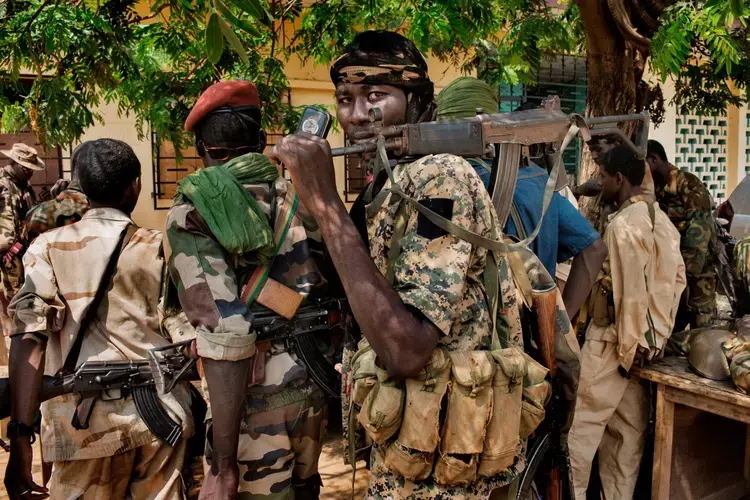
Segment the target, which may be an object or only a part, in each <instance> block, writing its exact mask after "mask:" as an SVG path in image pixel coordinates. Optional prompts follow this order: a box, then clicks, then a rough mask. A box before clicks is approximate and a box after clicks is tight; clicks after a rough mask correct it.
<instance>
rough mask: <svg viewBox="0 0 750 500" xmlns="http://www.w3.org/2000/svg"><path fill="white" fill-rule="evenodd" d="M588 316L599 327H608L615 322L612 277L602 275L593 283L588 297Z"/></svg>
mask: <svg viewBox="0 0 750 500" xmlns="http://www.w3.org/2000/svg"><path fill="white" fill-rule="evenodd" d="M588 312H589V317H590V318H591V321H592V322H593V323H594V324H595V325H596V326H600V327H604V328H606V327H608V326H609V325H611V324H613V323H614V322H615V303H614V297H613V295H612V278H610V277H609V276H607V277H604V278H602V279H600V280H598V281H597V282H596V283H594V286H593V287H592V288H591V296H590V299H589V311H588Z"/></svg>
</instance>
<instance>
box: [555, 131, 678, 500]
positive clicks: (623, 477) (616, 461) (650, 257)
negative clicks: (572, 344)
mask: <svg viewBox="0 0 750 500" xmlns="http://www.w3.org/2000/svg"><path fill="white" fill-rule="evenodd" d="M645 168H646V167H645V164H644V162H643V160H638V159H637V158H636V156H635V154H634V153H633V152H632V151H631V150H629V149H628V148H627V147H625V146H617V147H615V148H614V149H612V150H610V151H609V152H607V154H605V156H604V158H603V161H602V164H601V166H600V167H599V175H600V177H601V189H602V199H603V201H604V202H607V203H613V202H614V203H616V204H617V211H616V212H615V213H614V215H613V217H612V218H611V220H610V222H609V224H608V227H607V230H606V232H605V233H604V242H605V243H606V244H607V247H608V248H609V257H608V258H607V260H606V261H605V263H604V267H603V270H602V272H601V273H600V275H599V279H598V281H597V284H596V285H595V288H594V291H593V292H592V294H591V299H590V300H591V302H590V308H589V311H590V313H589V317H590V318H591V323H590V324H589V325H588V329H587V331H586V343H585V344H584V345H583V351H582V355H583V357H582V361H581V377H580V382H579V386H578V400H577V403H576V407H575V416H574V418H573V425H572V428H571V430H570V434H569V436H568V445H569V447H570V462H571V469H572V473H573V485H574V488H575V494H576V498H578V499H585V498H586V490H587V488H588V483H589V475H590V474H591V464H592V461H593V459H594V455H595V454H596V452H597V450H598V451H599V474H600V476H601V483H602V498H603V499H606V500H614V499H625V498H633V491H634V489H635V483H636V479H637V477H638V469H639V467H640V462H641V456H642V454H643V446H644V442H645V435H646V429H647V425H648V416H649V411H648V408H649V402H648V396H647V394H646V391H645V389H644V387H643V386H642V385H641V384H640V380H639V379H638V378H637V377H635V376H631V375H630V374H629V372H630V368H631V367H632V366H633V364H634V363H636V364H638V363H642V362H645V361H648V360H651V359H653V358H655V357H659V356H661V355H662V350H663V348H664V344H665V343H666V341H667V339H668V338H669V336H670V335H671V333H672V327H673V325H674V318H675V315H676V313H677V304H678V302H679V299H680V294H681V293H682V290H683V289H684V287H685V267H684V264H683V261H682V258H681V257H680V254H679V251H678V248H679V234H678V233H677V231H676V230H675V228H674V226H672V224H671V223H670V222H669V219H668V218H667V216H666V215H665V214H664V212H662V211H661V210H660V209H659V207H658V206H657V205H656V203H654V202H650V203H649V202H648V201H646V198H645V197H644V195H643V194H641V193H642V191H641V187H640V186H641V183H642V181H643V178H644V173H645Z"/></svg>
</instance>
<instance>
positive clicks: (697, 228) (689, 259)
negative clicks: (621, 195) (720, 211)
mask: <svg viewBox="0 0 750 500" xmlns="http://www.w3.org/2000/svg"><path fill="white" fill-rule="evenodd" d="M656 199H657V201H658V202H659V206H660V207H661V209H662V210H663V211H664V213H666V214H667V216H668V217H669V219H670V220H671V221H672V224H674V225H675V227H676V228H677V230H678V231H679V232H680V251H681V252H682V258H683V260H684V261H685V271H686V273H687V277H688V280H690V279H695V278H698V277H702V276H704V275H711V276H713V275H714V274H715V271H714V269H713V262H714V256H713V255H712V253H711V248H710V247H711V243H712V242H715V241H716V229H715V227H714V222H713V220H712V214H711V197H710V196H709V194H708V190H707V189H706V186H705V185H704V184H703V183H702V182H701V181H700V180H699V179H698V178H697V177H696V176H694V175H693V174H691V173H690V172H685V171H683V170H680V169H678V168H677V167H675V166H673V165H671V166H670V168H669V176H668V178H667V182H666V184H665V185H664V186H663V187H660V188H659V189H658V190H657V191H656Z"/></svg>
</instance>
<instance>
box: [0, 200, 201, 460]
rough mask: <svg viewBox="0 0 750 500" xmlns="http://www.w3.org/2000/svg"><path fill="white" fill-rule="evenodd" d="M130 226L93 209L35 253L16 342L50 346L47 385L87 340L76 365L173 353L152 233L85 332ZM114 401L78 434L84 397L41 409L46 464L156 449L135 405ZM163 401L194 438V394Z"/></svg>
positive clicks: (142, 239) (130, 251) (135, 244)
mask: <svg viewBox="0 0 750 500" xmlns="http://www.w3.org/2000/svg"><path fill="white" fill-rule="evenodd" d="M128 224H132V221H131V220H130V218H129V217H128V216H127V215H125V214H124V213H122V212H120V211H119V210H115V209H113V208H97V209H92V210H89V211H88V212H87V213H86V215H85V216H84V217H83V219H81V221H80V222H78V223H76V224H72V225H70V226H65V227H62V228H58V229H55V230H53V231H48V232H46V233H44V234H42V235H40V236H39V237H38V238H37V239H36V240H34V242H33V243H32V244H31V246H30V247H29V249H28V250H27V251H26V254H25V255H24V258H23V264H24V270H25V280H24V284H23V287H22V288H21V290H20V291H19V292H18V294H17V295H16V296H15V297H14V298H13V301H12V302H11V304H10V308H9V310H10V312H11V315H12V320H13V321H12V325H11V335H21V334H24V333H36V334H38V335H42V336H44V337H45V338H47V348H46V353H45V364H44V373H45V375H54V374H55V373H57V372H58V370H60V368H62V367H63V365H64V363H65V359H66V357H67V356H68V353H69V352H70V351H71V349H72V347H73V344H74V342H75V339H76V337H77V335H79V334H80V335H84V337H83V342H82V344H81V350H80V354H79V356H78V360H77V362H76V363H75V364H76V365H79V364H80V363H82V362H84V361H124V360H129V359H133V360H135V359H148V357H149V356H148V350H149V349H151V348H153V347H157V346H163V345H167V344H170V343H171V333H170V332H163V331H162V325H161V323H162V313H161V311H162V309H161V307H160V302H161V297H162V285H163V276H164V271H165V269H164V257H163V253H162V234H161V233H160V232H158V231H152V230H150V229H144V228H139V229H138V230H137V231H136V232H135V234H134V235H133V237H132V238H131V239H130V241H129V242H128V244H127V245H126V246H125V247H124V248H123V249H122V252H121V254H120V257H119V259H118V261H117V267H116V272H115V274H114V276H113V278H112V284H111V285H110V286H109V287H108V289H107V293H106V296H105V298H104V300H102V302H101V304H100V305H99V310H98V311H97V314H96V316H95V319H94V320H93V321H92V322H91V324H90V326H89V328H88V329H87V330H86V331H84V332H79V331H78V329H79V327H80V324H81V321H82V319H83V317H84V315H85V314H86V311H87V310H88V308H89V306H90V305H91V302H92V300H93V298H94V296H95V295H96V291H97V289H98V288H99V284H100V282H101V280H102V276H103V274H104V272H105V269H106V267H107V264H108V262H109V258H110V256H111V255H112V252H113V251H114V249H115V247H116V246H117V244H118V241H119V239H120V235H121V234H122V231H123V230H125V228H126V227H127V226H128ZM82 263H85V268H83V267H82ZM110 396H116V395H110ZM106 399H107V400H105V399H99V400H97V402H96V404H95V405H94V409H93V412H92V415H91V419H90V421H89V427H88V429H85V430H76V429H74V428H73V426H72V425H71V419H72V417H73V414H74V412H75V408H76V405H77V404H78V401H79V400H80V396H78V395H77V394H67V395H65V396H62V397H58V398H55V399H51V400H49V401H46V402H44V403H42V430H41V442H42V445H43V450H44V459H45V460H47V461H50V462H57V461H67V460H87V459H95V458H103V457H109V456H112V455H114V454H116V453H121V452H124V451H128V450H132V449H135V448H137V447H139V446H142V445H144V444H147V443H151V442H153V441H155V440H156V439H157V438H156V437H155V436H154V435H153V434H152V433H151V432H150V431H149V430H148V428H147V427H146V424H145V423H144V422H143V420H142V419H141V418H140V417H139V415H138V413H137V411H136V409H135V403H134V402H133V399H132V398H131V397H126V398H119V399H109V398H106ZM161 399H162V402H163V403H164V404H165V406H166V407H167V408H168V409H169V410H170V413H171V414H172V417H173V418H175V419H176V420H177V421H178V422H182V424H183V429H184V431H185V436H186V437H187V436H190V434H191V433H192V430H193V427H192V425H193V423H192V417H191V413H190V396H189V393H188V391H187V387H186V386H183V385H179V386H178V387H175V390H173V391H172V392H170V393H169V394H166V395H164V396H161Z"/></svg>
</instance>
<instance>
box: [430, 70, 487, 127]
mask: <svg viewBox="0 0 750 500" xmlns="http://www.w3.org/2000/svg"><path fill="white" fill-rule="evenodd" d="M437 106H438V112H437V119H438V120H449V119H451V118H471V117H472V116H475V115H476V114H477V108H483V109H484V112H485V113H497V110H498V101H497V92H495V90H494V89H493V88H492V87H490V86H489V84H488V83H487V82H485V81H484V80H478V79H476V78H474V77H473V76H462V77H459V78H456V79H455V80H453V81H452V82H451V83H449V84H448V86H446V87H445V88H444V89H443V90H441V91H440V93H439V94H438V96H437Z"/></svg>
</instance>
